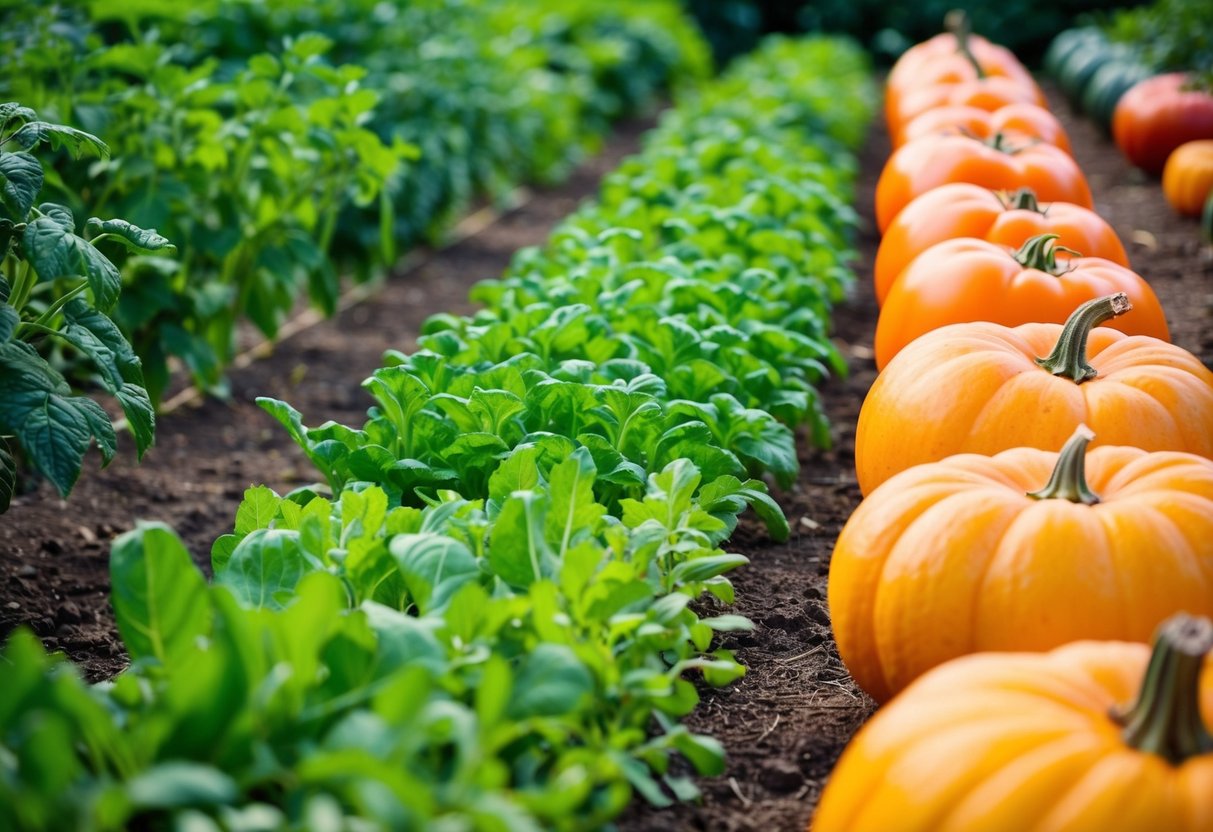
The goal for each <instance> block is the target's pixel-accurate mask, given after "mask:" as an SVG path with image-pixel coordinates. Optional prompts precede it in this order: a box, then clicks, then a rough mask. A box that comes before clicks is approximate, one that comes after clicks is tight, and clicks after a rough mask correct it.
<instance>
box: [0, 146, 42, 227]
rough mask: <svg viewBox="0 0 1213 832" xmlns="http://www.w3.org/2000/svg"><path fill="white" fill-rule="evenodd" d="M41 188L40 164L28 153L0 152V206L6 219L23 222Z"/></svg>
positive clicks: (36, 199)
mask: <svg viewBox="0 0 1213 832" xmlns="http://www.w3.org/2000/svg"><path fill="white" fill-rule="evenodd" d="M41 190H42V165H41V164H39V163H38V160H37V159H35V158H34V157H33V156H31V155H30V154H28V153H0V206H3V207H4V213H5V215H6V216H7V218H8V219H10V220H12V221H13V222H15V223H21V222H25V221H26V219H27V218H28V217H29V212H30V209H31V208H33V207H34V203H35V202H37V201H38V194H39V192H41Z"/></svg>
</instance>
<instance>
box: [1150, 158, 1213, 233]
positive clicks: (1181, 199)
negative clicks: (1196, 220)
mask: <svg viewBox="0 0 1213 832" xmlns="http://www.w3.org/2000/svg"><path fill="white" fill-rule="evenodd" d="M1162 192H1163V195H1164V196H1166V198H1167V202H1169V203H1170V204H1171V207H1172V208H1174V209H1175V212H1176V213H1177V214H1182V215H1184V216H1186V217H1199V216H1200V212H1201V211H1202V210H1203V209H1204V205H1205V200H1207V199H1208V198H1209V195H1210V194H1213V139H1203V140H1200V141H1194V142H1187V143H1186V144H1181V145H1180V146H1179V147H1177V148H1175V150H1174V151H1173V152H1172V153H1171V155H1170V156H1168V157H1167V164H1166V167H1164V168H1163V171H1162Z"/></svg>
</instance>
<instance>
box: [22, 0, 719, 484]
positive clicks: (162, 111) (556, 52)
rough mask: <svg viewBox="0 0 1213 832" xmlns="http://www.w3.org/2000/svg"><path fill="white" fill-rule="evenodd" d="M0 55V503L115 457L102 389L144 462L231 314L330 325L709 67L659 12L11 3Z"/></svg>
mask: <svg viewBox="0 0 1213 832" xmlns="http://www.w3.org/2000/svg"><path fill="white" fill-rule="evenodd" d="M558 7H559V8H558ZM321 32H322V33H323V34H320V33H321ZM0 61H2V62H3V63H4V65H5V67H6V72H5V73H4V74H3V76H2V77H0V101H9V102H12V103H10V104H6V105H4V107H3V108H2V109H0V183H2V184H3V193H4V196H3V199H0V246H2V248H0V265H2V266H3V277H2V278H0V279H2V280H3V281H4V282H3V283H2V284H0V301H2V303H0V322H2V323H3V326H0V337H3V340H4V341H5V342H10V341H11V343H6V344H5V345H4V351H3V353H2V355H3V357H2V358H0V362H2V363H0V372H2V373H3V379H2V381H3V383H5V385H6V387H7V388H8V389H9V390H10V394H9V395H8V396H6V397H5V398H4V400H3V402H0V443H3V445H0V486H3V487H0V507H3V506H6V505H7V503H8V496H9V494H10V493H11V491H12V489H13V488H14V487H16V486H15V484H14V480H16V479H17V478H18V477H19V476H20V477H21V478H23V479H33V478H35V477H36V475H35V474H34V472H35V471H37V472H40V473H41V475H43V476H45V477H47V478H48V479H49V480H50V482H51V483H52V484H53V485H54V486H55V487H56V488H57V489H58V490H59V492H60V493H61V494H64V495H66V493H67V492H68V491H69V490H70V488H71V486H72V483H73V482H74V481H75V478H76V475H77V474H78V473H79V470H80V459H81V457H82V456H83V454H84V452H85V451H86V450H87V448H88V447H89V445H90V444H91V442H92V441H93V440H96V442H97V443H98V445H99V446H100V447H101V448H102V451H103V453H104V454H105V457H106V460H107V461H108V459H109V457H110V456H112V454H113V452H114V450H115V439H114V436H113V431H112V430H111V429H109V428H108V420H107V419H105V417H104V416H103V415H102V414H101V412H100V409H99V408H98V407H96V405H95V403H93V402H92V401H90V400H89V398H88V397H87V396H86V395H76V393H78V392H79V391H84V392H90V391H94V390H96V387H97V385H96V384H95V379H96V378H97V377H98V376H99V377H100V378H101V379H102V380H103V381H104V385H103V387H104V388H105V389H106V391H107V392H110V393H112V394H115V395H117V396H118V398H119V399H120V401H121V403H122V405H123V407H124V410H125V411H126V417H127V423H128V424H129V425H130V426H131V427H132V428H133V432H134V434H135V436H136V439H137V445H138V450H139V452H140V454H142V452H143V451H144V450H146V448H147V447H148V445H150V443H151V441H152V433H153V429H154V418H153V411H154V409H155V408H156V406H157V405H158V402H159V400H160V398H161V396H162V395H163V394H164V392H165V391H166V389H167V388H168V385H169V383H170V370H171V369H172V367H173V366H175V365H177V366H180V367H183V368H184V370H185V371H186V372H187V373H188V374H189V376H190V377H191V378H192V380H193V382H194V383H195V384H197V385H200V386H202V387H205V388H206V389H208V390H209V391H211V392H214V393H218V394H220V395H222V394H224V393H225V392H226V384H225V380H224V369H225V367H226V366H227V364H228V363H229V362H230V361H231V359H232V357H233V352H234V350H235V345H236V333H237V327H238V325H239V323H240V322H241V321H242V320H248V321H251V323H252V324H253V325H255V326H256V327H257V329H259V330H260V332H261V333H263V334H264V335H265V336H266V337H268V338H273V337H274V336H275V335H276V333H277V331H278V328H279V326H280V325H281V324H282V322H283V320H284V319H285V317H286V316H287V315H288V313H290V312H291V311H292V309H294V308H295V307H296V306H297V305H298V304H300V303H301V302H303V301H304V300H305V299H306V301H307V302H310V303H311V304H312V305H314V306H315V307H317V308H319V309H321V310H323V311H325V312H331V311H332V310H333V308H334V306H335V304H336V301H337V297H338V294H339V291H340V286H341V280H340V277H341V276H342V275H352V276H354V277H356V278H359V279H367V278H370V277H372V276H375V275H378V274H379V273H381V272H382V271H384V270H385V269H388V268H390V267H391V266H392V265H393V264H394V263H395V261H396V259H397V256H398V254H399V252H400V250H401V249H402V248H405V247H411V246H414V245H416V244H418V243H422V242H426V241H431V240H434V239H436V238H438V237H439V236H440V235H441V233H442V232H443V230H444V229H445V228H446V227H447V226H448V225H449V223H450V222H451V220H452V219H453V218H454V217H456V216H458V215H459V214H460V213H462V212H463V211H464V210H465V209H466V207H467V206H468V204H469V202H470V200H471V199H472V198H473V197H475V196H477V195H481V194H483V195H488V196H490V197H499V196H501V195H503V194H504V193H505V192H506V191H508V190H509V189H510V188H512V187H514V186H516V185H517V184H518V183H521V182H527V181H540V182H550V181H553V180H556V179H559V178H561V177H562V176H564V175H565V174H566V173H567V172H568V171H569V170H570V169H571V167H572V165H573V164H574V163H575V162H576V161H577V160H578V159H579V158H580V157H581V155H582V154H583V153H584V152H585V150H587V149H589V148H592V147H593V146H594V145H595V144H596V143H597V142H598V141H599V140H600V136H601V135H602V133H603V132H604V131H605V129H606V127H607V125H608V124H609V123H610V121H611V120H613V119H616V118H618V117H620V116H622V115H625V114H627V113H629V112H633V111H635V110H636V109H637V108H639V107H642V106H644V105H645V104H647V103H650V102H651V101H652V100H653V99H654V98H655V96H656V95H658V94H659V93H660V91H661V90H663V89H665V88H667V87H669V86H671V85H675V84H680V83H683V82H692V81H694V80H697V79H699V78H702V77H703V76H705V75H706V73H707V70H708V60H707V57H706V53H705V47H704V45H703V43H702V41H701V40H700V39H699V37H698V35H697V34H696V33H695V31H694V29H693V27H692V26H691V25H690V24H689V22H688V21H687V20H686V19H685V18H684V17H683V16H682V14H681V12H680V11H679V9H678V7H677V4H676V3H673V2H659V3H639V2H627V3H608V2H590V3H584V4H578V5H577V8H576V9H570V8H566V7H565V4H559V3H555V2H546V0H545V2H537V3H530V4H525V5H522V6H520V5H519V4H516V3H508V2H502V0H470V2H466V3H459V4H454V3H441V4H424V3H423V4H411V3H410V4H404V3H379V2H369V0H364V1H363V2H356V3H346V2H335V1H330V2H318V3H296V2H290V1H289V0H273V1H272V2H252V0H212V2H207V3H191V4H169V3H154V4H135V5H133V6H121V7H115V6H113V5H112V4H106V3H82V4H43V3H37V4H28V5H27V6H25V7H22V8H21V9H13V10H9V11H8V12H6V18H5V28H4V32H3V33H0ZM60 122H61V123H63V124H66V125H71V127H62V126H58V123H60ZM94 134H95V135H94ZM47 142H50V143H52V144H53V147H52V148H50V149H48V148H47V147H46V143H47ZM67 150H71V151H73V154H69V153H68V152H67ZM35 152H36V153H39V154H40V157H41V158H40V159H39V158H36V157H35V156H34V155H33V153H35ZM81 153H88V154H91V155H93V156H95V157H97V158H96V160H95V161H92V162H84V161H79V160H77V159H75V158H73V155H76V156H78V155H80V154H81ZM41 200H47V202H41ZM52 203H53V204H52ZM90 216H91V217H103V218H106V219H105V220H104V221H102V222H95V221H93V220H89V222H88V223H87V224H85V225H84V227H83V229H81V227H80V226H81V222H80V220H78V219H77V218H80V219H83V218H86V217H90ZM115 217H121V218H123V220H122V221H118V220H115V219H112V218H115ZM107 223H108V225H107ZM155 229H158V231H159V233H157V232H156V231H155ZM69 302H70V303H71V306H72V308H70V309H69V308H65V307H66V305H67V304H68V303H69ZM86 313H87V314H86ZM14 330H16V332H15V334H14V332H13V331H14ZM35 351H36V352H37V353H38V355H36V356H35V355H33V353H34V352H35ZM39 356H40V357H39ZM115 356H117V357H116V358H115ZM14 402H15V403H14ZM45 414H49V416H48V415H45ZM6 447H7V450H6ZM14 456H15V457H16V459H15V460H14Z"/></svg>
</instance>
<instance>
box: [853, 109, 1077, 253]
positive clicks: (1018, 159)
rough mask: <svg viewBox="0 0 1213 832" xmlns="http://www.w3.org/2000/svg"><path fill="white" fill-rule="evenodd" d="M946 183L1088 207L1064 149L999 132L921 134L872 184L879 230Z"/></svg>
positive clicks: (896, 153) (890, 162)
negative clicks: (1026, 191)
mask: <svg viewBox="0 0 1213 832" xmlns="http://www.w3.org/2000/svg"><path fill="white" fill-rule="evenodd" d="M949 182H968V183H970V184H973V185H981V186H982V187H983V188H989V189H990V190H993V191H1000V190H1001V191H1015V190H1018V189H1019V188H1031V189H1032V190H1033V191H1034V192H1035V194H1036V197H1037V199H1039V200H1041V201H1042V202H1072V203H1074V204H1075V205H1081V206H1082V207H1084V208H1090V207H1092V204H1091V189H1090V188H1089V187H1088V186H1087V180H1086V177H1084V176H1083V174H1082V171H1081V170H1079V168H1078V165H1077V163H1076V162H1075V161H1074V159H1073V158H1072V157H1071V156H1070V155H1069V154H1068V153H1066V152H1065V151H1064V150H1061V149H1060V148H1057V147H1054V146H1053V145H1050V144H1041V143H1040V142H1035V141H1034V140H1032V139H1029V138H1027V137H1024V136H1014V135H1010V134H1003V133H999V134H997V135H996V136H994V137H993V138H992V139H990V140H989V141H981V140H980V139H975V138H973V137H971V136H964V135H954V136H923V137H922V138H918V139H915V140H914V141H912V142H907V143H906V144H904V145H902V146H901V147H900V148H898V149H897V150H896V151H894V152H893V155H892V156H890V157H889V160H888V161H887V162H886V163H885V166H884V170H882V171H881V172H880V179H879V180H878V181H877V183H876V224H877V226H878V227H879V228H880V232H881V233H882V234H883V233H884V231H885V229H887V228H888V227H889V223H891V222H892V221H893V218H894V217H896V216H897V213H898V212H899V211H901V209H902V208H904V207H905V206H906V205H908V204H909V203H910V201H911V200H913V199H914V198H915V197H917V196H921V195H922V194H924V193H926V192H927V191H929V190H931V189H933V188H938V187H939V186H940V185H946V184H948V183H949Z"/></svg>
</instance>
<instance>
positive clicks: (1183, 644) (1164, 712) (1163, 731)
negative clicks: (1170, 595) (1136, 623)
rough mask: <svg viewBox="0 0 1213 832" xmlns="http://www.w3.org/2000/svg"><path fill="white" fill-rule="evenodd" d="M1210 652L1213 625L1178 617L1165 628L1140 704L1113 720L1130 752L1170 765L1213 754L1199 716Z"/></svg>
mask: <svg viewBox="0 0 1213 832" xmlns="http://www.w3.org/2000/svg"><path fill="white" fill-rule="evenodd" d="M1210 651H1213V622H1211V621H1209V619H1207V618H1199V617H1195V616H1190V615H1187V614H1186V613H1180V614H1179V615H1176V616H1174V617H1173V618H1170V619H1168V620H1167V621H1166V622H1164V623H1163V625H1162V626H1161V627H1160V628H1159V629H1158V634H1157V635H1156V636H1155V637H1154V651H1153V653H1151V654H1150V663H1149V664H1148V665H1147V666H1146V673H1145V677H1144V679H1143V680H1142V683H1141V692H1140V693H1139V694H1138V696H1137V701H1136V702H1134V703H1133V705H1132V706H1130V707H1129V708H1128V709H1126V710H1125V711H1124V712H1123V713H1122V714H1114V718H1116V719H1117V721H1118V722H1120V723H1121V724H1122V725H1124V731H1123V733H1122V736H1123V737H1124V740H1125V742H1126V743H1128V745H1129V746H1130V747H1132V748H1135V749H1137V750H1138V751H1144V752H1146V753H1148V754H1157V755H1158V756H1160V757H1163V758H1165V759H1166V760H1167V761H1168V762H1169V763H1171V764H1172V765H1180V764H1182V763H1183V762H1184V761H1185V760H1189V759H1191V758H1193V757H1198V756H1201V755H1204V754H1209V753H1213V736H1211V735H1210V734H1209V730H1208V728H1206V727H1205V724H1204V722H1203V721H1202V719H1201V715H1200V676H1201V668H1202V666H1203V665H1204V660H1205V656H1207V655H1208V654H1209V652H1210Z"/></svg>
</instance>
